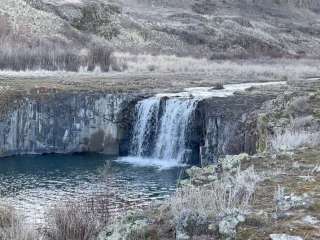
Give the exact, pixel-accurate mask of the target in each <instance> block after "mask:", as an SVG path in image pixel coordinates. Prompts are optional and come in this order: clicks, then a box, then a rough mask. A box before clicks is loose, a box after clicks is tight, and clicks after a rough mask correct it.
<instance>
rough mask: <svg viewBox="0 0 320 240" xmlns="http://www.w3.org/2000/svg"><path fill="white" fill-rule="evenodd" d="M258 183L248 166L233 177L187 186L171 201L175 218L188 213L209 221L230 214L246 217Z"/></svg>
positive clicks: (257, 178)
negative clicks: (198, 185)
mask: <svg viewBox="0 0 320 240" xmlns="http://www.w3.org/2000/svg"><path fill="white" fill-rule="evenodd" d="M259 180H260V178H259V176H258V175H257V174H256V173H255V171H254V169H253V168H252V167H251V168H249V169H247V170H245V171H240V170H238V171H237V173H236V174H235V176H224V177H222V178H221V179H220V180H218V181H216V182H213V183H212V184H211V185H210V186H202V187H195V186H187V187H182V188H181V189H178V190H177V192H176V194H175V195H174V196H173V197H172V198H171V199H170V205H171V207H172V212H173V214H174V216H175V219H176V220H178V219H179V218H180V215H181V214H183V213H184V212H186V211H189V212H191V213H193V214H195V215H198V216H202V217H205V218H207V219H211V220H218V219H221V218H222V217H224V216H228V215H232V214H239V213H240V214H245V213H246V212H247V211H248V210H249V207H250V203H251V200H252V198H253V195H254V192H255V187H256V184H257V182H258V181H259Z"/></svg>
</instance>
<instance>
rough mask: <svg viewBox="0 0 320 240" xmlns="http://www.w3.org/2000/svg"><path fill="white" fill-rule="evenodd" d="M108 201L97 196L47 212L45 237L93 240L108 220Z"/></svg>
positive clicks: (61, 239)
mask: <svg viewBox="0 0 320 240" xmlns="http://www.w3.org/2000/svg"><path fill="white" fill-rule="evenodd" d="M108 204H109V200H108V198H107V197H104V196H98V197H94V198H92V199H89V200H88V199H85V200H83V201H82V202H81V203H80V202H73V201H69V202H66V203H63V204H61V205H57V206H55V207H54V208H53V209H52V210H51V211H50V212H49V218H48V228H47V229H46V231H45V235H46V237H47V238H48V239H50V240H93V239H96V238H97V236H98V234H99V233H100V232H101V231H102V230H103V228H104V227H105V226H106V224H107V222H108V220H109V211H108Z"/></svg>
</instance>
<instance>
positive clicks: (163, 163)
mask: <svg viewBox="0 0 320 240" xmlns="http://www.w3.org/2000/svg"><path fill="white" fill-rule="evenodd" d="M116 162H119V163H127V164H130V165H134V166H137V167H154V168H157V169H159V170H166V169H170V168H176V167H183V166H186V164H183V163H179V162H178V161H176V159H159V158H147V157H134V156H133V157H132V156H129V157H122V158H119V159H117V160H116Z"/></svg>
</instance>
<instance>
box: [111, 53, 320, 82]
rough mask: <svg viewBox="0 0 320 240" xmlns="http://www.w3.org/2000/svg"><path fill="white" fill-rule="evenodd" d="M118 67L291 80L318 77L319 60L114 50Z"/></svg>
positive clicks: (319, 73)
mask: <svg viewBox="0 0 320 240" xmlns="http://www.w3.org/2000/svg"><path fill="white" fill-rule="evenodd" d="M114 55H115V58H116V59H117V62H118V66H119V68H120V69H121V70H123V71H128V72H133V73H145V72H163V73H195V74H196V73H201V74H208V75H215V76H216V77H219V76H226V75H230V76H233V77H235V76H246V77H251V80H252V78H254V77H257V76H258V77H264V78H266V79H270V78H272V79H278V80H279V79H282V80H291V79H297V78H300V77H302V76H303V77H304V76H313V75H315V76H319V75H320V67H319V64H318V63H316V62H317V61H309V60H284V59H283V60H280V61H277V62H273V61H267V60H266V61H256V62H250V61H213V60H208V59H205V58H201V59H200V58H192V57H177V56H175V55H157V56H153V55H146V54H139V55H133V54H130V53H119V52H117V53H114Z"/></svg>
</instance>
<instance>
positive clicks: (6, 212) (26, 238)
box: [0, 205, 42, 240]
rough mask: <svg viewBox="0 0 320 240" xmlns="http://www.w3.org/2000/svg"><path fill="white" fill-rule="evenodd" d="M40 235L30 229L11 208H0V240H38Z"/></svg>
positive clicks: (2, 206)
mask: <svg viewBox="0 0 320 240" xmlns="http://www.w3.org/2000/svg"><path fill="white" fill-rule="evenodd" d="M40 239H42V237H41V235H40V234H39V233H38V232H36V231H35V230H34V229H32V228H30V227H29V226H28V224H26V223H25V222H24V219H23V218H22V216H20V215H18V214H17V213H16V211H15V209H14V208H13V207H11V206H7V205H1V206H0V240H40Z"/></svg>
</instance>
